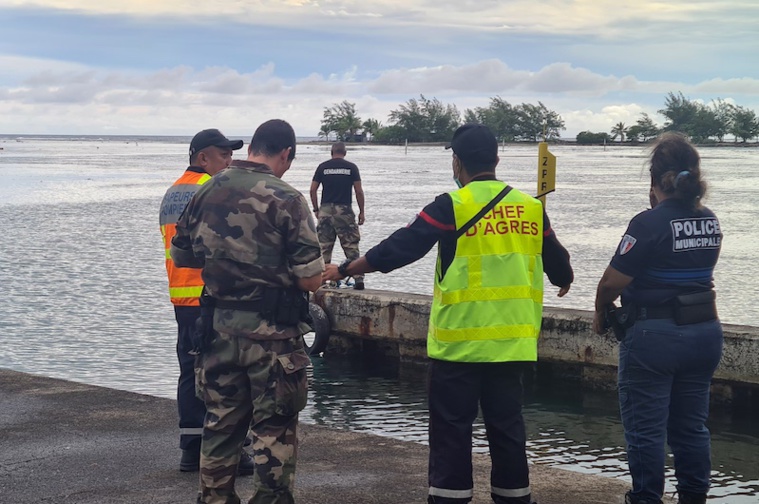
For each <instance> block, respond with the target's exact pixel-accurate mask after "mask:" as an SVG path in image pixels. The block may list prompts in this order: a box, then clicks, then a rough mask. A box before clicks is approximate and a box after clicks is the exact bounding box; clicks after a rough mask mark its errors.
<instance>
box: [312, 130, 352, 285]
mask: <svg viewBox="0 0 759 504" xmlns="http://www.w3.org/2000/svg"><path fill="white" fill-rule="evenodd" d="M345 154H346V150H345V144H344V143H343V142H337V143H335V144H332V159H330V160H328V161H325V162H323V163H322V164H320V165H319V167H318V168H316V173H314V178H313V181H312V182H311V203H312V204H313V206H314V213H316V214H317V215H318V217H319V224H318V226H317V227H316V230H317V233H318V235H319V243H320V244H321V247H322V256H323V257H324V262H325V263H330V262H331V261H332V249H333V248H334V246H335V238H336V237H339V238H340V245H341V246H342V247H343V252H345V257H346V259H350V260H351V261H353V260H355V259H358V258H359V256H360V255H361V254H360V253H359V251H358V242H359V240H360V239H361V235H360V234H359V232H358V226H361V225H363V223H364V190H363V188H362V187H361V175H360V174H359V172H358V167H357V166H356V165H355V164H353V163H351V162H350V161H347V160H346V159H345ZM319 185H323V186H324V187H323V188H322V203H321V206H319V205H317V203H316V202H317V196H316V194H317V191H318V189H319ZM353 191H355V192H356V203H358V226H357V225H356V216H355V214H354V213H353V206H352V203H353ZM353 279H354V280H355V282H356V283H355V284H354V285H353V288H354V289H357V290H362V289H363V288H364V275H356V276H355V277H353Z"/></svg>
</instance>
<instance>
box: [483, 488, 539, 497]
mask: <svg viewBox="0 0 759 504" xmlns="http://www.w3.org/2000/svg"><path fill="white" fill-rule="evenodd" d="M490 493H492V494H494V495H500V496H501V497H524V496H526V495H530V494H531V493H532V490H530V487H525V488H498V487H494V486H491V487H490Z"/></svg>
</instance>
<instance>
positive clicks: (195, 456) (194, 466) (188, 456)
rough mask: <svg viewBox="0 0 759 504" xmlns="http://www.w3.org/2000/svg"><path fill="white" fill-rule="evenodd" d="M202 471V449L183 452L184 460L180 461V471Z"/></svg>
mask: <svg viewBox="0 0 759 504" xmlns="http://www.w3.org/2000/svg"><path fill="white" fill-rule="evenodd" d="M198 469H200V449H199V448H197V449H193V448H190V449H187V450H182V458H181V460H180V461H179V470H180V471H182V472H195V471H197V470H198Z"/></svg>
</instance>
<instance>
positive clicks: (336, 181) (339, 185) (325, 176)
mask: <svg viewBox="0 0 759 504" xmlns="http://www.w3.org/2000/svg"><path fill="white" fill-rule="evenodd" d="M313 180H314V182H318V183H320V184H321V185H322V186H323V188H322V201H321V202H322V204H324V203H334V204H337V205H350V204H351V203H352V202H353V183H354V182H358V181H360V180H361V175H359V173H358V166H356V165H355V164H353V163H351V162H350V161H346V160H345V159H342V158H334V159H330V160H329V161H325V162H323V163H322V164H320V165H319V167H318V168H317V169H316V173H314V179H313Z"/></svg>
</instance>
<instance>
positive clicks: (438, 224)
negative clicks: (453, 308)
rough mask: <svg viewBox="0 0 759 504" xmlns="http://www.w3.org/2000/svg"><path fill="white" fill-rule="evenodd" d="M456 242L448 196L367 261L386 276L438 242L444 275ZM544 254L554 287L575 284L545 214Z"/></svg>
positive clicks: (375, 250) (378, 247) (566, 257)
mask: <svg viewBox="0 0 759 504" xmlns="http://www.w3.org/2000/svg"><path fill="white" fill-rule="evenodd" d="M483 180H484V179H483ZM456 242H457V238H456V218H455V216H454V213H453V201H452V200H451V195H450V194H447V193H446V194H441V195H440V196H438V197H437V198H435V201H433V202H432V203H430V204H429V205H427V206H426V207H424V210H422V211H421V212H419V214H418V215H417V216H416V217H415V218H414V220H413V221H411V223H409V224H408V225H407V226H406V227H404V228H401V229H399V230H397V231H395V232H394V233H393V234H391V235H390V236H389V237H387V238H385V239H384V240H383V241H381V242H380V243H379V244H378V245H376V246H375V247H373V248H372V249H370V250H369V251H368V252H367V253H366V260H367V261H368V262H369V264H371V265H372V267H374V268H375V269H377V270H378V271H381V272H383V273H387V272H389V271H392V270H394V269H397V268H400V267H402V266H406V265H407V264H411V263H412V262H414V261H417V260H419V259H421V258H422V257H424V256H425V255H426V254H427V252H429V251H430V249H431V248H432V247H433V246H434V245H435V243H439V244H440V245H439V252H440V259H441V267H442V274H443V275H445V272H446V271H447V270H448V267H449V266H450V265H451V263H452V262H453V258H454V256H455V254H456ZM542 255H543V270H544V271H545V273H546V275H548V280H549V281H550V282H551V283H552V284H554V285H557V286H562V287H563V286H565V285H569V284H570V283H572V281H573V280H574V273H573V271H572V266H571V265H570V263H569V252H567V250H566V249H565V248H564V247H563V246H562V245H561V243H560V242H559V240H558V238H556V233H554V232H553V230H552V229H551V222H550V221H549V220H548V215H546V213H545V211H544V212H543V254H542Z"/></svg>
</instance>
